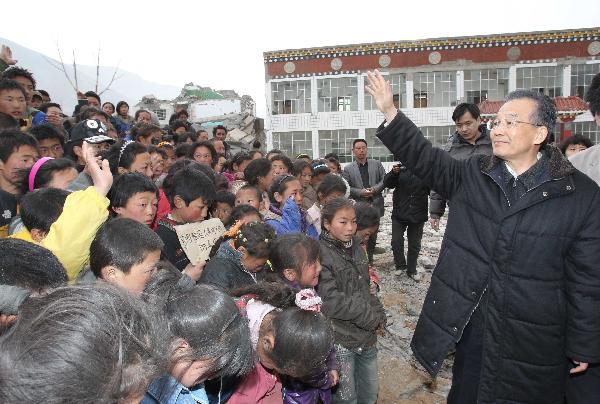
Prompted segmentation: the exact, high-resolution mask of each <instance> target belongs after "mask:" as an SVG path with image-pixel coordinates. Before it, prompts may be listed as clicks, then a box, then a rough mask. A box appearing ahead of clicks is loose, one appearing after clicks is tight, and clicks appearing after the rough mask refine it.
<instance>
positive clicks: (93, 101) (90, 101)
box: [86, 97, 100, 109]
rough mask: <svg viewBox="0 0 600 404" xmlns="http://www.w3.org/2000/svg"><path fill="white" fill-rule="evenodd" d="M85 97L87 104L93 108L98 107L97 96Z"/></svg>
mask: <svg viewBox="0 0 600 404" xmlns="http://www.w3.org/2000/svg"><path fill="white" fill-rule="evenodd" d="M86 98H87V102H88V105H91V106H92V107H94V108H98V109H100V101H98V99H97V98H95V97H86Z"/></svg>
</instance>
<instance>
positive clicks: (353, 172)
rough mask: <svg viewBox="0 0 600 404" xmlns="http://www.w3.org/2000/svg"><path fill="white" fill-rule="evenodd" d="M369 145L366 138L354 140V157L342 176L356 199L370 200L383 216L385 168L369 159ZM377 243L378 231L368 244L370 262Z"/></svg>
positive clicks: (351, 195) (351, 194)
mask: <svg viewBox="0 0 600 404" xmlns="http://www.w3.org/2000/svg"><path fill="white" fill-rule="evenodd" d="M367 153H368V146H367V141H366V140H365V139H355V140H354V141H353V142H352V154H354V159H355V161H353V162H352V163H350V164H348V165H347V166H346V167H344V172H343V174H342V176H343V177H344V179H345V180H346V181H348V184H349V185H350V197H351V198H352V199H354V200H355V201H357V202H359V201H363V202H368V203H369V204H371V205H373V206H374V207H375V208H377V210H378V211H379V216H383V212H384V208H383V196H382V195H381V192H382V191H383V190H384V188H385V186H384V184H383V179H384V177H385V169H384V168H383V165H382V164H381V162H380V161H378V160H373V159H368V158H367ZM376 243H377V233H375V234H373V235H372V236H371V238H370V239H369V243H368V245H367V254H368V256H369V262H370V263H373V252H374V251H375V244H376Z"/></svg>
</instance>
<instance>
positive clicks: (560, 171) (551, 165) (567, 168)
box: [479, 145, 576, 180]
mask: <svg viewBox="0 0 600 404" xmlns="http://www.w3.org/2000/svg"><path fill="white" fill-rule="evenodd" d="M541 152H542V153H545V155H546V158H547V159H548V169H549V174H550V177H551V178H552V179H554V180H557V179H560V178H564V177H566V176H568V175H570V174H573V173H574V172H575V171H576V170H575V167H573V165H572V164H571V162H570V161H569V160H568V159H567V158H566V157H565V156H564V155H563V154H562V153H561V152H560V150H559V149H558V148H557V147H555V146H551V145H547V146H546V147H544V148H543V149H542V150H541ZM503 162H504V160H502V159H501V158H500V157H497V156H494V155H492V156H482V157H481V158H480V159H479V168H480V169H481V171H482V172H483V173H485V174H490V173H491V172H492V171H494V169H495V168H497V167H498V165H500V164H501V163H503Z"/></svg>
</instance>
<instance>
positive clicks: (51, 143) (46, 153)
mask: <svg viewBox="0 0 600 404" xmlns="http://www.w3.org/2000/svg"><path fill="white" fill-rule="evenodd" d="M39 144H40V147H39V149H40V156H41V157H52V158H55V159H59V158H61V157H62V156H63V154H64V150H63V147H62V145H61V144H60V141H59V140H58V139H42V140H40V141H39Z"/></svg>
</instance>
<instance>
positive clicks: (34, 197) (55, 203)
mask: <svg viewBox="0 0 600 404" xmlns="http://www.w3.org/2000/svg"><path fill="white" fill-rule="evenodd" d="M68 196H69V192H67V191H65V190H62V189H56V188H43V189H39V190H37V191H33V192H29V193H28V194H26V195H24V196H23V197H22V198H21V201H20V217H21V220H22V223H23V225H24V226H25V229H21V231H20V232H19V233H16V234H15V235H13V236H11V237H12V238H19V239H22V240H25V241H34V242H36V243H42V240H44V238H46V236H47V235H48V232H49V231H50V227H51V226H52V224H53V223H54V222H56V221H57V220H58V218H59V217H60V215H61V214H62V212H63V206H64V205H65V202H66V199H67V197H68ZM27 233H28V234H27ZM28 236H29V237H28Z"/></svg>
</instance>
